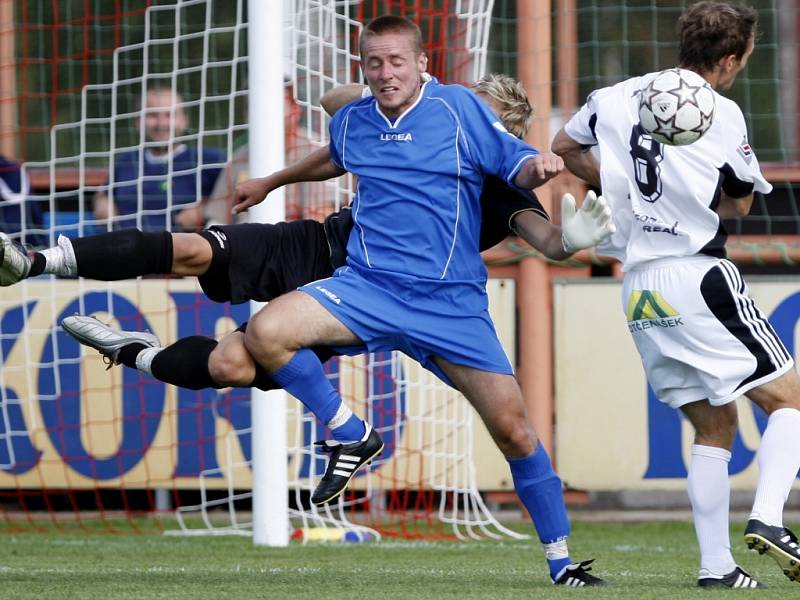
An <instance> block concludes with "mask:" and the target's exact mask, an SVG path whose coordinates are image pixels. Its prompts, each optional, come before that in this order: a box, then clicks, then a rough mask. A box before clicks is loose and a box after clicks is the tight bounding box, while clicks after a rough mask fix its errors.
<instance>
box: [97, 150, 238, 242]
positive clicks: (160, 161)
mask: <svg viewBox="0 0 800 600" xmlns="http://www.w3.org/2000/svg"><path fill="white" fill-rule="evenodd" d="M140 157H141V158H142V159H143V160H142V162H141V163H140ZM224 167H225V153H224V152H223V151H222V150H219V149H217V148H203V152H202V156H201V155H200V152H199V151H198V149H197V148H196V147H194V146H183V147H182V148H181V149H180V150H179V151H178V152H176V153H174V154H173V155H172V158H171V159H170V158H169V157H168V156H164V157H163V158H162V157H161V156H156V155H153V154H152V153H150V152H148V151H147V150H145V149H136V150H130V151H128V152H123V153H121V154H118V155H117V157H116V160H115V161H114V179H113V181H111V182H110V183H109V196H110V197H112V198H113V200H114V203H115V205H116V209H117V215H119V216H124V215H130V216H129V217H127V218H122V219H120V220H119V221H118V222H117V224H116V226H117V227H119V228H126V227H137V226H138V221H137V219H136V215H137V213H139V212H141V216H142V219H141V228H142V229H143V230H145V231H147V230H149V231H159V230H163V229H174V227H173V222H174V221H173V217H174V216H175V214H176V213H178V212H179V211H180V210H181V205H184V204H191V203H193V202H197V201H199V200H201V199H202V198H204V197H207V196H210V195H211V191H212V189H213V188H214V183H215V182H216V180H217V177H219V174H220V172H221V171H222V169H223V168H224ZM140 186H141V187H140ZM170 200H171V202H170ZM168 208H171V209H172V210H169V211H167V209H168Z"/></svg>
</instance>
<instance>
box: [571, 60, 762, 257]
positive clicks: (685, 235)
mask: <svg viewBox="0 0 800 600" xmlns="http://www.w3.org/2000/svg"><path fill="white" fill-rule="evenodd" d="M656 75H657V73H650V74H648V75H644V76H643V77H634V78H632V79H628V80H627V81H623V82H621V83H618V84H617V85H614V86H612V87H607V88H603V89H600V90H597V91H595V92H593V93H592V94H591V95H590V96H589V98H588V99H587V101H586V104H585V105H584V106H583V107H582V108H581V110H580V111H579V112H578V113H577V114H576V115H575V116H574V117H572V119H571V120H570V121H569V122H568V123H567V124H566V126H565V131H566V133H567V135H569V136H570V137H571V138H572V139H573V140H575V141H576V142H578V143H579V144H583V145H586V146H594V145H597V146H598V148H599V151H600V164H601V169H600V178H601V183H602V189H603V195H604V196H605V198H606V200H607V201H608V202H609V204H610V205H611V208H612V210H613V212H614V223H615V224H616V226H617V231H616V233H614V234H613V235H612V236H611V237H610V238H608V239H607V240H606V241H604V242H602V243H601V244H600V245H598V248H597V250H598V252H599V253H601V254H605V255H608V256H613V257H615V258H617V259H619V260H620V261H622V264H623V270H628V269H630V268H631V267H634V266H636V265H639V264H642V263H645V262H648V261H651V260H656V259H659V258H665V257H681V256H692V255H695V254H707V255H710V256H716V257H720V258H723V257H724V256H725V240H726V238H727V233H726V232H725V228H724V227H723V226H722V223H721V221H720V218H719V215H717V213H716V208H717V205H718V204H719V201H720V191H724V192H725V193H726V194H727V195H728V196H731V197H733V198H741V197H744V196H747V195H749V194H750V193H752V192H753V191H757V192H761V193H764V194H766V193H768V192H770V191H771V190H772V186H771V185H770V184H769V183H768V182H767V181H766V180H765V179H764V177H763V175H762V174H761V170H760V168H759V166H758V160H756V156H755V154H754V153H753V150H752V148H751V147H750V145H749V144H748V143H747V129H746V127H745V122H744V116H743V115H742V111H741V110H740V109H739V107H738V106H737V105H736V103H735V102H733V101H732V100H729V99H728V98H725V97H724V96H721V95H719V94H717V93H716V92H715V93H714V95H715V100H716V108H715V113H714V121H713V123H712V125H711V127H710V128H709V129H708V131H707V132H706V133H705V135H704V136H703V137H701V138H700V139H699V140H698V141H696V142H694V143H693V144H689V145H687V146H667V145H664V144H660V143H658V142H656V141H655V140H653V139H652V138H651V137H650V136H649V135H647V133H646V132H645V131H644V130H643V129H642V127H641V125H640V124H639V109H638V103H639V97H638V94H637V92H638V90H640V89H642V88H644V87H645V86H646V85H647V84H648V83H649V82H650V80H652V79H653V78H654V77H655V76H656Z"/></svg>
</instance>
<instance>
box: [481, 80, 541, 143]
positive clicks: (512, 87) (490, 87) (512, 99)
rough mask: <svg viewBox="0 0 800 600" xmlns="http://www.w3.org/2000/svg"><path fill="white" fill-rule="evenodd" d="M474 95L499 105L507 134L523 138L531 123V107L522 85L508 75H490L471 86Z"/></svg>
mask: <svg viewBox="0 0 800 600" xmlns="http://www.w3.org/2000/svg"><path fill="white" fill-rule="evenodd" d="M472 91H473V92H475V93H476V94H484V95H485V96H488V97H489V98H491V99H492V100H494V101H495V102H496V103H497V104H498V105H500V114H499V115H497V116H498V117H500V120H501V121H502V122H503V125H505V126H506V129H508V131H509V133H511V134H513V135H515V136H516V137H518V138H523V137H525V134H526V133H528V129H529V128H530V126H531V122H532V121H533V106H531V103H530V101H529V100H528V93H527V92H526V91H525V88H524V87H522V84H521V83H520V82H519V81H517V80H516V79H514V78H513V77H509V76H508V75H504V74H502V73H490V74H489V75H484V76H483V77H481V78H480V79H479V80H478V81H476V82H475V83H474V84H473V85H472Z"/></svg>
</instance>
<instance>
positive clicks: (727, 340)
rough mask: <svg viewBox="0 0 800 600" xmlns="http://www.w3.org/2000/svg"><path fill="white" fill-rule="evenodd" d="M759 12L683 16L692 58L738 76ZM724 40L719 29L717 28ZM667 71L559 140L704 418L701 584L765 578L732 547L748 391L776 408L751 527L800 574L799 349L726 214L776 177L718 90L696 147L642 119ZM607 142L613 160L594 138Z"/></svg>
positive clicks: (658, 343)
mask: <svg viewBox="0 0 800 600" xmlns="http://www.w3.org/2000/svg"><path fill="white" fill-rule="evenodd" d="M756 22H757V14H756V12H755V11H754V10H753V9H751V8H748V7H743V6H731V5H728V4H725V3H720V2H700V3H697V4H694V5H692V6H691V7H689V8H688V9H687V10H686V11H685V12H684V14H683V15H682V16H681V18H680V21H679V32H680V50H679V62H680V67H681V68H684V69H689V70H691V71H694V72H696V73H698V74H700V75H701V76H703V77H704V78H705V80H706V81H707V82H708V83H709V84H710V85H711V87H712V88H713V89H715V90H726V89H728V88H729V87H730V86H731V85H732V84H733V81H734V80H735V78H736V76H737V74H738V73H739V72H740V71H741V70H742V69H743V68H744V67H745V65H746V63H747V60H748V58H749V56H750V54H751V53H752V51H753V46H754V39H755V31H756ZM709 40H712V41H709ZM656 75H657V74H656V73H652V74H649V75H645V76H643V77H635V78H632V79H629V80H627V81H624V82H622V83H619V84H617V85H614V86H612V87H608V88H603V89H600V90H597V91H595V92H593V93H592V94H591V95H590V96H589V98H588V100H587V102H586V104H585V105H584V106H583V107H582V108H581V110H580V111H579V112H578V113H577V114H576V115H575V116H574V117H573V118H572V119H571V120H570V121H569V122H568V123H567V124H566V125H565V126H564V128H563V129H562V130H561V131H560V132H559V133H558V134H557V135H556V138H555V139H554V141H553V151H554V152H555V153H557V154H559V155H561V156H562V157H563V158H564V162H565V164H566V166H567V168H568V169H569V170H570V171H572V172H573V173H575V174H576V175H578V176H579V177H581V178H583V179H585V180H586V181H587V182H589V183H590V184H592V185H595V186H599V187H601V188H602V190H603V194H604V196H605V197H606V198H607V199H608V201H609V204H610V205H611V206H612V209H613V212H614V221H615V224H616V228H617V231H616V233H615V234H614V235H612V236H611V238H609V239H608V240H607V241H606V242H605V243H602V244H601V245H600V246H599V247H598V252H599V253H601V254H607V255H611V256H614V257H616V258H618V259H619V260H620V261H621V262H622V264H623V271H624V272H625V277H624V281H623V297H622V304H623V310H624V311H625V313H626V316H627V319H628V328H629V329H630V332H631V335H632V336H633V339H634V341H635V343H636V347H637V349H638V351H639V354H640V355H641V358H642V363H643V365H644V368H645V371H646V374H647V379H648V381H649V383H650V384H651V386H652V387H653V390H654V391H655V393H656V395H657V396H658V398H659V400H660V401H661V402H664V403H667V404H669V405H670V406H671V407H673V408H679V409H681V411H683V413H684V414H685V415H686V417H687V418H688V419H689V421H690V422H691V423H692V425H693V426H694V428H695V432H696V433H695V439H694V445H693V446H692V458H691V463H690V466H689V475H688V487H689V498H690V500H691V503H692V509H693V516H694V523H695V530H696V533H697V538H698V542H699V545H700V553H701V564H700V572H699V578H698V584H699V585H700V586H703V587H707V586H721V587H723V586H724V587H762V585H761V584H759V583H758V582H756V581H755V580H754V579H753V578H752V577H750V576H749V575H748V574H747V573H745V572H744V571H743V570H742V569H741V568H740V567H738V566H737V565H736V563H735V561H734V559H733V556H732V554H731V551H730V539H729V534H728V527H729V503H730V499H729V498H730V481H729V478H728V463H729V461H730V457H731V454H730V449H731V448H732V445H733V441H734V437H735V434H736V429H737V414H736V404H735V402H734V401H735V400H736V398H737V397H738V396H740V395H742V394H744V395H746V396H747V397H748V398H749V399H750V400H751V401H753V402H755V403H756V404H757V405H758V406H760V407H761V408H762V409H764V411H765V412H766V413H767V414H768V415H769V421H768V425H767V428H766V430H765V432H764V435H763V438H762V441H761V445H760V447H759V450H758V453H757V459H758V465H759V480H758V488H757V491H756V497H755V503H754V506H753V510H752V513H751V515H750V520H749V522H748V525H747V529H746V531H745V540H746V542H747V544H748V546H749V547H751V548H754V549H757V550H759V551H760V552H761V553H767V554H768V555H769V556H771V557H772V558H774V559H775V560H776V561H777V562H778V564H779V565H780V567H781V569H782V570H783V572H784V573H785V574H786V575H787V576H788V577H789V578H790V579H792V580H794V581H800V550H798V541H797V537H796V536H795V535H794V534H793V533H792V532H791V531H790V530H789V529H787V528H785V527H784V525H783V506H784V504H785V502H786V500H787V498H788V495H789V491H790V488H791V486H792V484H793V482H794V481H795V478H796V476H797V473H798V469H799V468H800V378H798V375H797V372H796V370H795V369H794V368H793V367H794V361H793V360H792V357H791V356H790V355H789V353H788V352H787V350H786V348H785V347H784V345H783V344H782V343H781V341H780V340H779V339H778V337H777V335H776V334H775V332H774V331H773V329H772V327H771V326H770V324H769V322H768V321H767V319H766V318H765V317H764V315H763V314H762V313H761V311H759V310H758V308H757V307H756V306H755V304H754V303H753V301H752V299H751V298H750V296H749V295H748V289H747V286H746V284H745V283H744V281H743V280H742V278H741V275H740V274H739V271H738V269H737V268H736V266H735V265H734V264H733V263H731V262H730V261H728V260H726V259H725V248H724V243H725V239H726V232H725V229H724V227H723V225H722V222H721V218H722V217H725V216H728V215H730V216H733V215H737V214H739V215H744V214H747V213H748V212H749V210H750V206H751V204H752V201H753V192H754V191H755V192H760V193H763V194H766V193H768V192H770V191H771V189H772V188H771V186H770V184H769V183H767V181H766V180H765V179H764V177H763V175H762V174H761V172H760V169H759V165H758V161H757V160H756V157H755V154H754V152H753V150H752V148H751V147H750V145H749V144H748V142H747V130H746V127H745V121H744V117H743V115H742V112H741V110H740V109H739V107H738V106H737V105H736V104H735V103H734V102H733V101H731V100H729V99H727V98H725V97H723V96H721V95H719V94H718V93H716V92H715V100H716V109H715V114H714V120H713V123H712V125H711V127H710V128H709V129H708V131H707V132H706V133H705V135H704V136H703V137H701V138H700V139H699V140H698V141H696V142H694V143H693V144H690V145H688V146H671V145H664V144H660V143H658V142H657V141H655V140H654V139H653V138H652V137H651V136H649V135H648V134H647V132H646V131H645V130H644V129H642V126H641V124H640V123H639V116H638V106H639V97H640V91H641V90H643V89H645V88H646V87H647V85H648V84H649V82H650V81H652V79H653V78H654V77H655V76H656ZM592 146H597V147H598V150H599V155H600V160H599V163H598V161H597V160H596V159H595V158H594V156H593V155H592V153H591V152H588V151H587V149H588V148H589V147H592Z"/></svg>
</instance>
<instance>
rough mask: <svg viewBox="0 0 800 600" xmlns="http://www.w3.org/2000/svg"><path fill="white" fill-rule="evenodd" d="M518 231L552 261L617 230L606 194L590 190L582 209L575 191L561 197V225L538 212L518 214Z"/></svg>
mask: <svg viewBox="0 0 800 600" xmlns="http://www.w3.org/2000/svg"><path fill="white" fill-rule="evenodd" d="M514 230H515V231H516V232H517V235H519V236H520V237H521V238H522V239H524V240H525V241H526V242H528V243H529V244H530V245H531V246H533V247H534V248H535V249H536V250H538V251H539V252H541V253H542V254H544V255H545V256H546V257H547V258H549V259H551V260H564V259H565V258H568V257H570V256H572V255H573V254H574V253H575V252H577V251H578V250H582V249H584V248H589V247H591V246H594V245H595V244H597V243H599V242H601V241H602V240H604V239H605V238H607V237H608V236H609V235H611V234H612V233H613V232H614V231H615V227H614V223H613V222H612V219H611V209H610V208H609V206H608V204H607V203H606V201H605V199H604V198H603V197H602V196H596V195H595V193H594V192H591V191H590V192H588V193H587V194H586V198H585V199H584V201H583V204H582V205H581V207H580V209H576V208H575V198H573V196H572V194H564V197H563V198H562V199H561V227H559V226H557V225H553V224H552V223H551V222H550V221H548V220H546V219H544V218H542V217H541V216H540V215H539V214H537V213H535V212H534V211H524V212H521V213H518V214H517V215H516V216H515V217H514Z"/></svg>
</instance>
